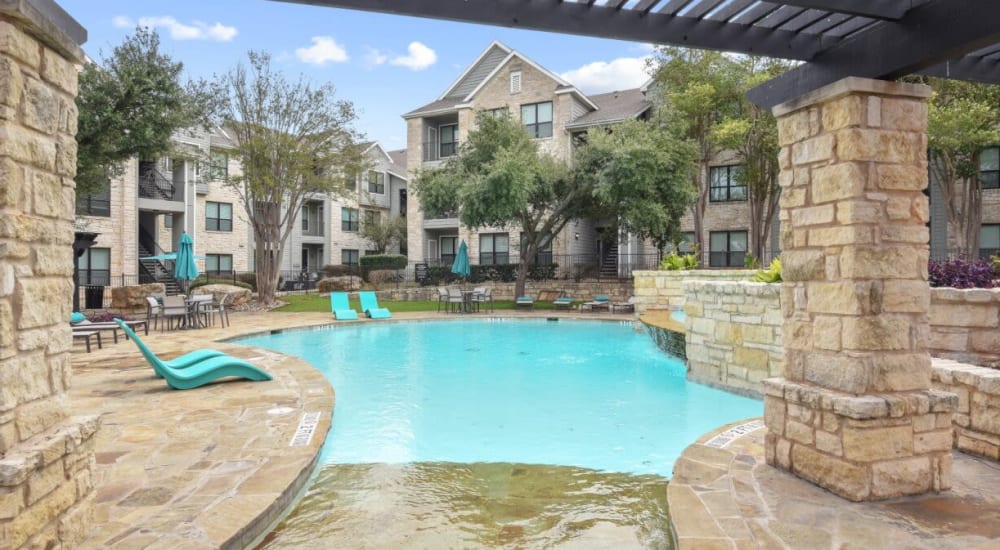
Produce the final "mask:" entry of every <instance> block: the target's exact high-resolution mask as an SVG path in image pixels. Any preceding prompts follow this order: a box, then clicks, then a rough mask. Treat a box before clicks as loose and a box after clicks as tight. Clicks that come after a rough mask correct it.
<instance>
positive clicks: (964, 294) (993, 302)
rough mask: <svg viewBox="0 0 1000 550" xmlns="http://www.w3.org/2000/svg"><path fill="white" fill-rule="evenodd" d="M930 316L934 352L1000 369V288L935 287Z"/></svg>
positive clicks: (931, 348)
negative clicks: (964, 288) (963, 288)
mask: <svg viewBox="0 0 1000 550" xmlns="http://www.w3.org/2000/svg"><path fill="white" fill-rule="evenodd" d="M930 317H931V337H930V342H928V346H927V347H928V350H929V351H930V353H931V355H933V356H934V357H943V358H946V359H954V360H955V361H960V362H963V363H972V364H974V365H982V366H984V367H993V368H1000V288H993V289H969V290H959V289H955V288H932V289H931V308H930ZM998 433H1000V432H998Z"/></svg>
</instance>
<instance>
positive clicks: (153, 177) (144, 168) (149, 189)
mask: <svg viewBox="0 0 1000 550" xmlns="http://www.w3.org/2000/svg"><path fill="white" fill-rule="evenodd" d="M139 196H140V197H142V198H146V199H160V200H167V201H174V200H178V198H177V186H175V185H174V182H173V180H171V179H170V178H168V177H166V176H164V175H163V174H162V173H160V171H159V170H157V169H156V165H155V164H154V163H146V162H142V163H139Z"/></svg>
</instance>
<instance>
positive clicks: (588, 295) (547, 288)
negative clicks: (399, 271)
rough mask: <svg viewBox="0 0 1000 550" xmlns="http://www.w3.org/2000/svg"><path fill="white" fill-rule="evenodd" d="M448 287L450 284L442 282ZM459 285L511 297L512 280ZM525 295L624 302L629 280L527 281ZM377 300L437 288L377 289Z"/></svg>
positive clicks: (421, 295)
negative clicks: (484, 289) (602, 297)
mask: <svg viewBox="0 0 1000 550" xmlns="http://www.w3.org/2000/svg"><path fill="white" fill-rule="evenodd" d="M446 286H451V285H446ZM461 286H463V287H474V286H485V287H486V288H491V289H493V299H494V300H513V299H514V283H466V284H463V285H461ZM524 292H525V294H527V295H528V296H531V297H533V298H535V299H536V300H537V299H539V296H540V295H541V294H542V293H543V292H545V293H555V296H552V297H553V298H555V297H556V296H558V295H559V293H565V294H568V295H569V296H571V297H573V298H575V299H577V300H581V301H589V300H591V299H592V298H593V297H594V296H597V295H599V294H604V295H607V296H610V297H611V299H612V300H614V301H625V300H627V299H628V296H629V295H630V294H631V293H632V284H631V281H580V282H576V281H565V280H552V281H528V282H527V284H526V285H525V289H524ZM378 295H379V299H381V300H407V301H414V300H437V299H438V291H437V287H436V286H426V287H414V288H387V289H384V290H379V291H378Z"/></svg>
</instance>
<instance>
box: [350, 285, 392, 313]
mask: <svg viewBox="0 0 1000 550" xmlns="http://www.w3.org/2000/svg"><path fill="white" fill-rule="evenodd" d="M358 298H360V299H361V311H363V312H365V315H367V316H369V317H371V318H372V319H388V318H390V317H392V313H391V312H390V311H389V310H388V309H387V308H384V307H378V297H377V296H375V293H374V292H372V291H370V290H363V291H361V292H358Z"/></svg>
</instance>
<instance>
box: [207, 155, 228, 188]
mask: <svg viewBox="0 0 1000 550" xmlns="http://www.w3.org/2000/svg"><path fill="white" fill-rule="evenodd" d="M208 170H209V174H210V175H211V177H212V181H226V179H228V178H229V155H228V154H226V153H224V152H222V151H212V152H211V153H210V154H209V169H208Z"/></svg>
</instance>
